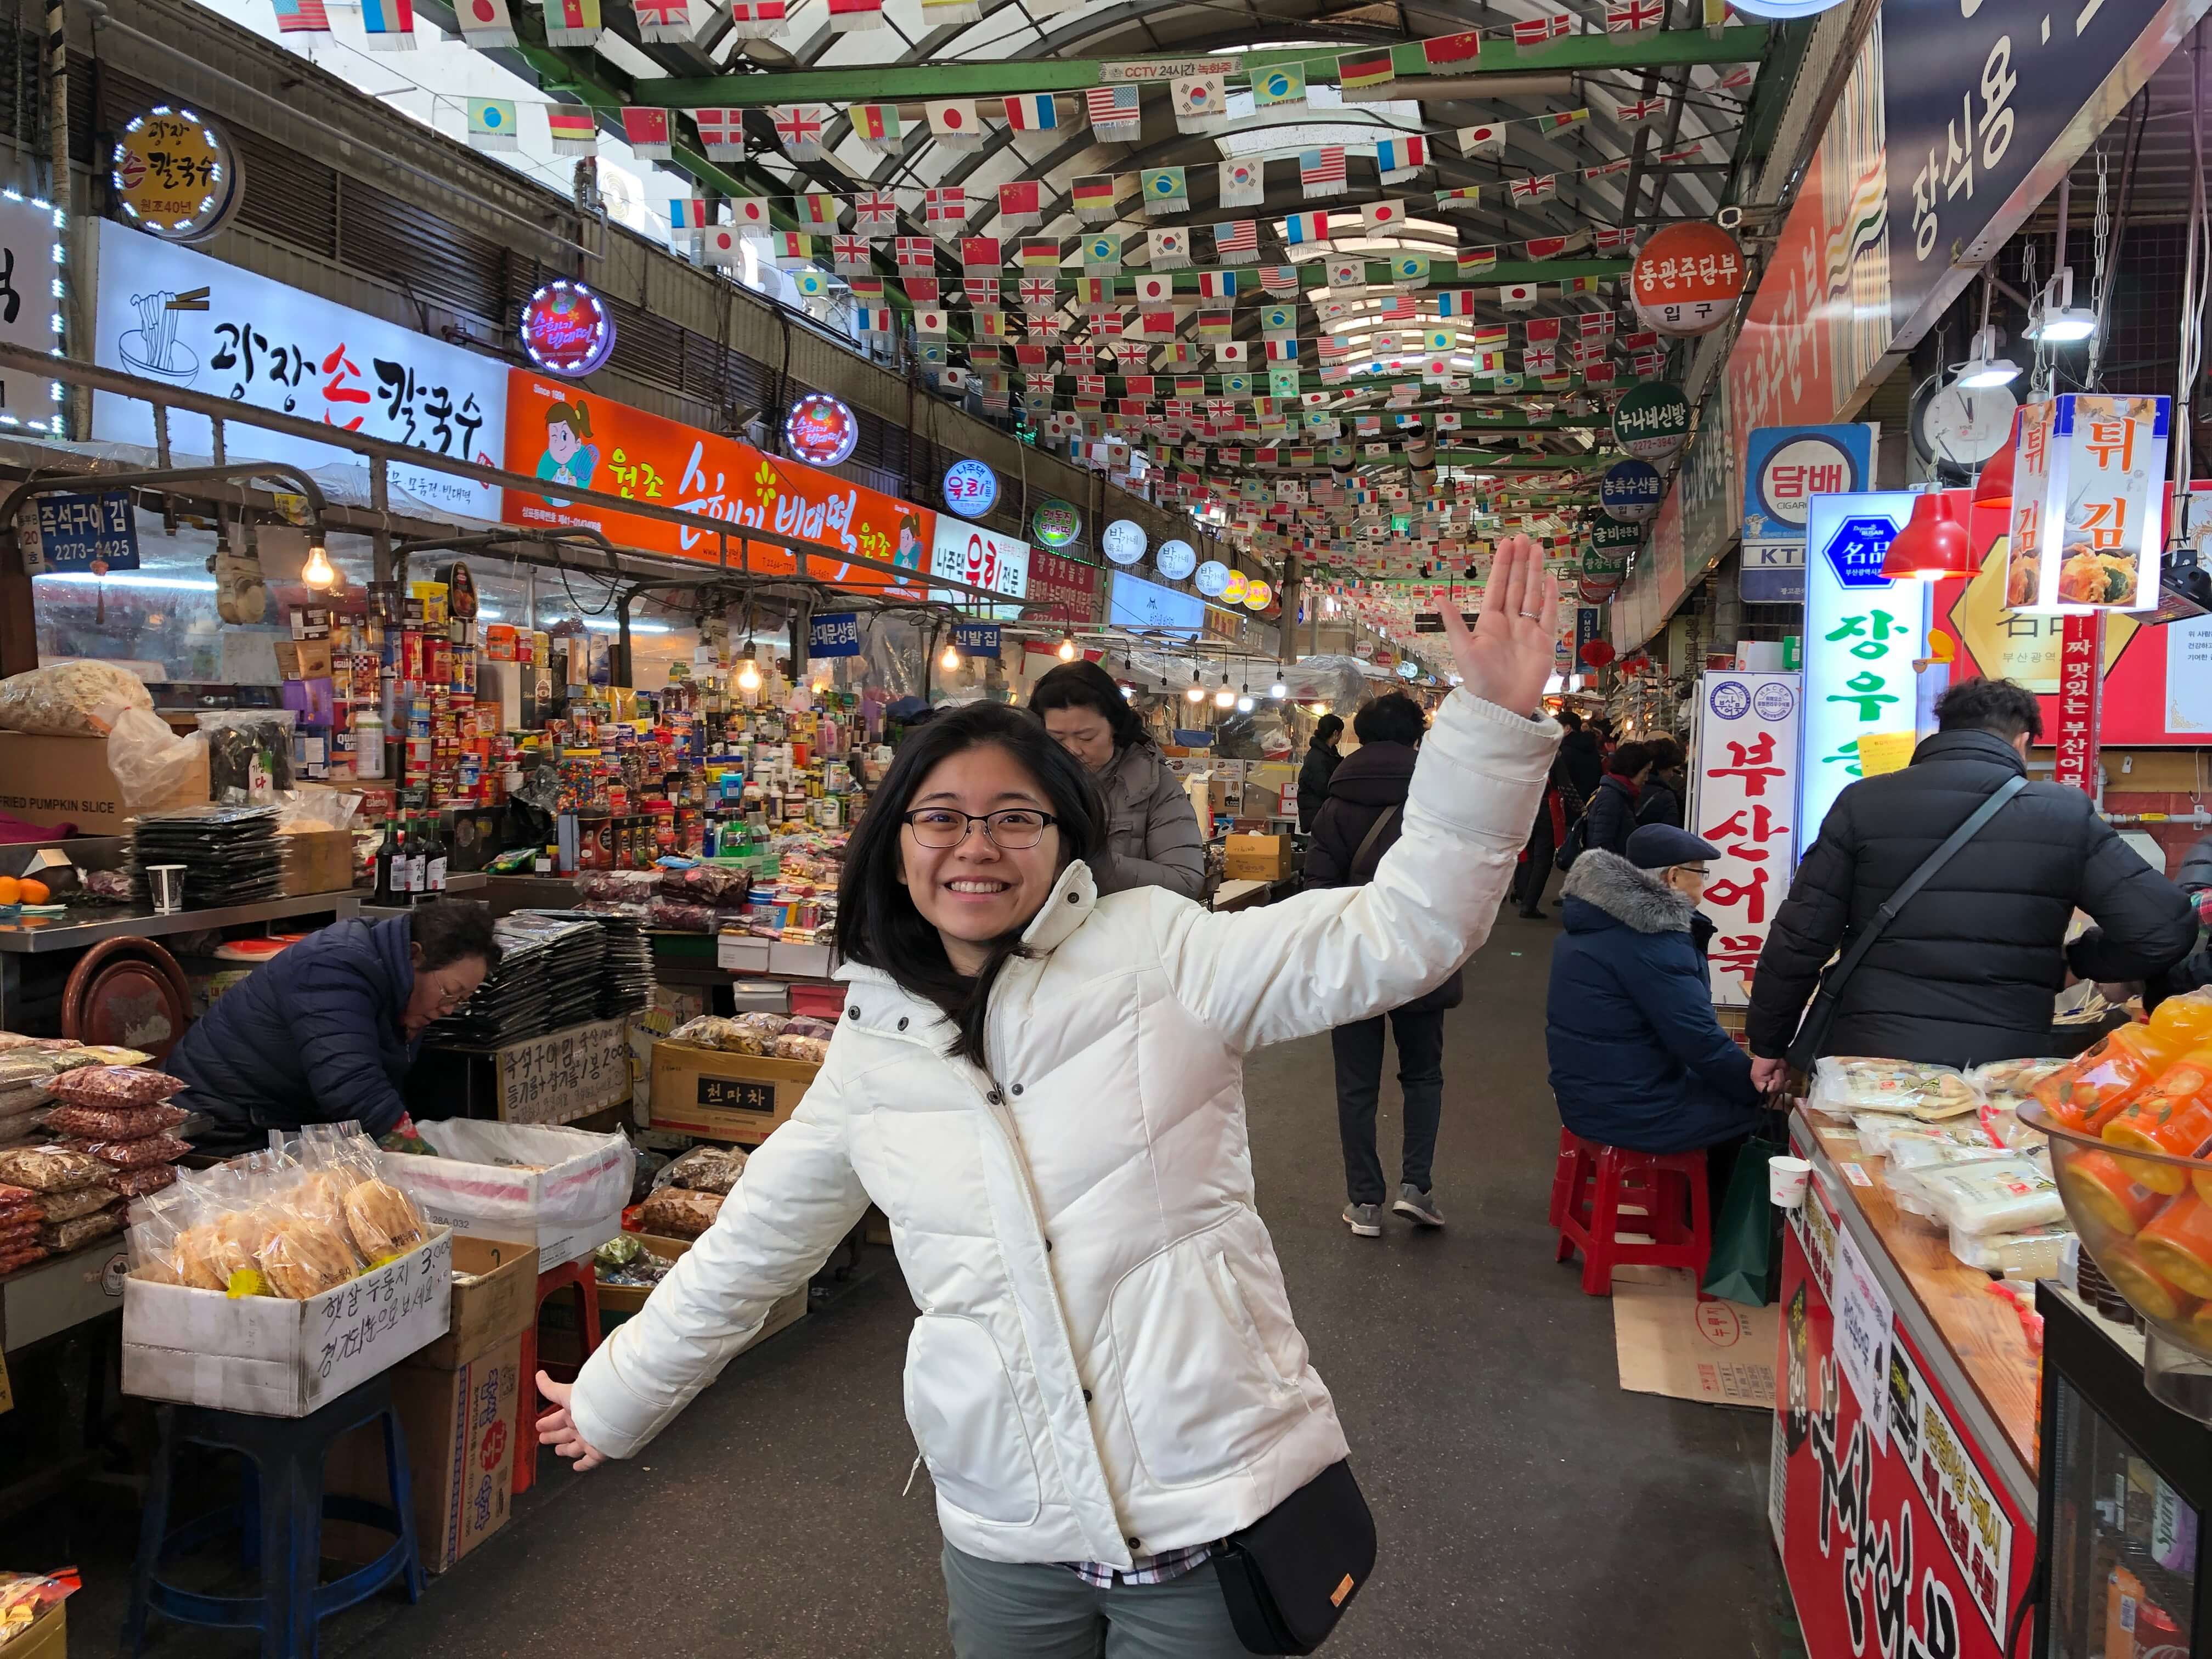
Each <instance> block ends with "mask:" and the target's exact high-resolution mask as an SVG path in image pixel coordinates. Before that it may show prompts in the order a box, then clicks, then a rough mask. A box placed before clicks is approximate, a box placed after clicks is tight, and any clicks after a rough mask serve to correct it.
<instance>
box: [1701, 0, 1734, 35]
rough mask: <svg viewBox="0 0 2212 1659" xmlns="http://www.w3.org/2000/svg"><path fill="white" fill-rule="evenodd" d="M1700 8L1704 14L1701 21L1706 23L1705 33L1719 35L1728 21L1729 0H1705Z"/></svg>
mask: <svg viewBox="0 0 2212 1659" xmlns="http://www.w3.org/2000/svg"><path fill="white" fill-rule="evenodd" d="M1700 10H1701V11H1702V13H1703V14H1704V15H1703V16H1702V17H1701V18H1700V20H1699V21H1702V22H1703V23H1704V24H1705V33H1708V34H1713V35H1717V34H1718V33H1720V31H1721V29H1722V27H1723V26H1724V25H1725V24H1726V23H1727V22H1728V15H1729V7H1728V0H1705V3H1704V5H1703V6H1702V7H1701V8H1700Z"/></svg>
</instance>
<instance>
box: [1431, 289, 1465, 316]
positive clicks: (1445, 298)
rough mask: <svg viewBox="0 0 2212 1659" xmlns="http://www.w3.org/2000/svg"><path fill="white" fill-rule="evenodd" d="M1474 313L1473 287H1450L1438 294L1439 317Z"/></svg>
mask: <svg viewBox="0 0 2212 1659" xmlns="http://www.w3.org/2000/svg"><path fill="white" fill-rule="evenodd" d="M1473 315H1474V289H1471V288H1448V289H1444V290H1443V292H1442V293H1441V294H1439V295H1437V316H1439V317H1469V316H1473Z"/></svg>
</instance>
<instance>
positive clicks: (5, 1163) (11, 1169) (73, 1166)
mask: <svg viewBox="0 0 2212 1659" xmlns="http://www.w3.org/2000/svg"><path fill="white" fill-rule="evenodd" d="M106 1173H107V1166H106V1164H102V1163H101V1162H100V1160H99V1159H98V1158H87V1157H86V1156H85V1155H84V1154H83V1153H82V1152H72V1151H70V1149H69V1148H67V1147H64V1146H11V1147H9V1149H8V1150H7V1151H5V1152H0V1182H8V1183H9V1184H10V1185H11V1186H16V1187H28V1188H30V1189H31V1190H32V1191H33V1192H34V1193H65V1192H67V1191H69V1190H70V1188H72V1187H85V1186H89V1185H90V1184H91V1183H92V1182H95V1181H98V1180H100V1178H101V1177H102V1176H105V1175H106Z"/></svg>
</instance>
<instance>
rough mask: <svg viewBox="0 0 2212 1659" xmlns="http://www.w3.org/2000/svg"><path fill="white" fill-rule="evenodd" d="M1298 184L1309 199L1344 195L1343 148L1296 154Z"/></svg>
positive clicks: (1332, 146) (1330, 147)
mask: <svg viewBox="0 0 2212 1659" xmlns="http://www.w3.org/2000/svg"><path fill="white" fill-rule="evenodd" d="M1298 184H1299V186H1300V187H1301V188H1302V189H1303V190H1304V191H1305V193H1306V195H1307V196H1308V197H1316V196H1341V195H1343V194H1344V189H1345V185H1344V146H1343V145H1341V144H1329V145H1327V146H1324V147H1323V148H1322V149H1302V150H1300V151H1299V152H1298Z"/></svg>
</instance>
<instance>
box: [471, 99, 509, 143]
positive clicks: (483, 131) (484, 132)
mask: <svg viewBox="0 0 2212 1659" xmlns="http://www.w3.org/2000/svg"><path fill="white" fill-rule="evenodd" d="M519 142H520V141H519V140H518V139H517V138H516V137H515V131H514V105H513V103H512V102H511V101H509V100H507V99H505V98H471V99H470V100H469V143H470V145H471V147H472V148H474V149H494V150H507V149H513V148H514V147H515V146H516V144H517V143H519Z"/></svg>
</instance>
